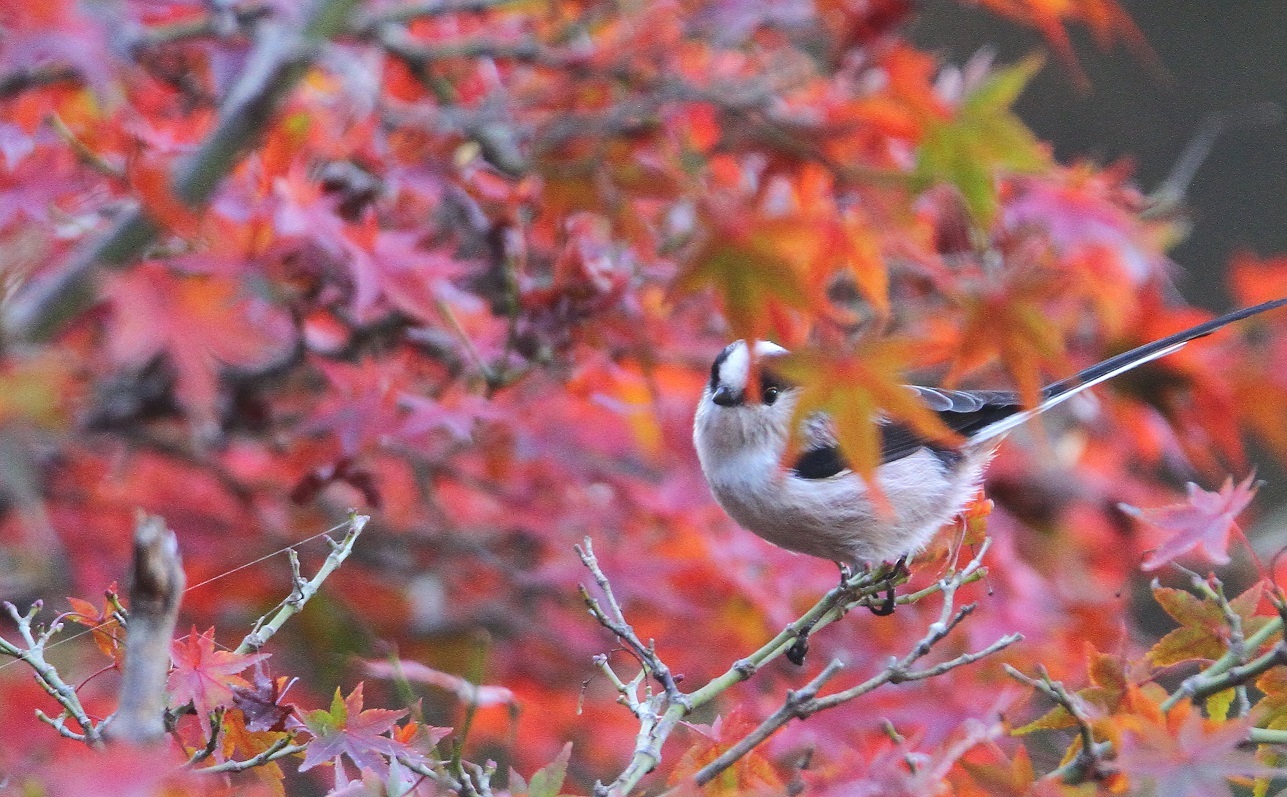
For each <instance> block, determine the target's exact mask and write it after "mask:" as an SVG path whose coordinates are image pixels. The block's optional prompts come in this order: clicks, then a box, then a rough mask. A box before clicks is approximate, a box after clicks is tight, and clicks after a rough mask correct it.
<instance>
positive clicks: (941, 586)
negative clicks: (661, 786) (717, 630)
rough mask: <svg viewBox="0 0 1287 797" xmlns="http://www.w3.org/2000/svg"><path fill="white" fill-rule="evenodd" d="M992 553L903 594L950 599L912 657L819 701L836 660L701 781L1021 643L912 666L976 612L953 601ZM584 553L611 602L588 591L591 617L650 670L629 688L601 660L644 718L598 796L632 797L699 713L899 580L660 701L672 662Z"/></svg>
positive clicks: (866, 576) (868, 585) (846, 597)
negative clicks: (657, 689)
mask: <svg viewBox="0 0 1287 797" xmlns="http://www.w3.org/2000/svg"><path fill="white" fill-rule="evenodd" d="M987 549H988V544H987V543H986V542H985V543H984V545H982V546H981V547H980V550H979V552H978V554H977V555H976V556H975V558H974V559H973V560H972V561H971V562H970V563H969V564H968V565H967V566H966V567H965V568H964V569H962V570H961V571H960V572H957V573H952V574H949V575H948V576H946V577H944V578H943V579H941V580H940V581H939V582H938V583H937V584H935V585H934V586H932V587H930V588H928V589H925V590H921V591H920V592H917V593H915V594H914V596H903V598H902V599H900V600H899V601H898V602H900V603H907V602H910V601H911V600H919V599H921V598H924V597H926V596H928V595H931V594H933V593H935V592H942V593H944V608H943V611H942V615H941V617H940V619H939V620H938V621H937V622H935V623H934V624H932V625H931V626H930V629H929V631H928V632H927V634H926V636H925V637H924V638H923V639H921V640H920V641H919V642H918V643H917V645H916V646H915V647H914V648H913V650H912V651H911V652H910V653H909V654H907V656H904V657H903V658H902V659H896V660H894V661H891V663H890V664H889V666H887V667H886V668H885V669H884V670H883V671H882V672H881V673H880V674H878V675H877V676H875V677H874V678H872V679H870V680H868V681H867V682H865V683H864V684H860V685H859V686H856V687H853V688H851V689H847V690H844V691H843V692H838V693H835V694H833V695H828V696H826V697H824V698H818V697H817V696H816V694H817V691H818V689H820V688H821V687H822V686H823V685H824V684H825V683H826V682H827V681H828V680H829V679H831V678H832V677H833V676H834V675H835V673H836V672H837V671H838V670H839V669H840V666H841V664H840V662H838V661H836V662H832V663H831V664H830V665H828V667H827V668H826V669H824V670H823V672H822V673H821V674H819V676H817V677H815V678H814V680H813V681H811V682H810V683H809V684H807V685H806V686H805V687H804V688H803V689H801V690H798V691H796V692H792V693H791V694H789V695H788V696H787V699H786V701H785V703H784V704H783V706H782V708H780V709H779V710H778V711H777V712H775V713H774V715H773V717H771V718H770V719H769V720H766V721H765V722H764V723H763V724H762V725H761V726H760V727H759V728H757V729H756V730H755V731H754V732H752V734H751V735H750V736H748V737H747V738H746V739H744V740H742V742H740V743H739V745H738V746H736V747H735V749H734V750H731V751H729V752H727V753H725V755H723V756H721V757H720V759H718V760H717V762H713V763H712V764H711V765H710V766H708V767H707V768H705V769H704V770H703V773H704V774H702V775H701V777H702V778H703V780H700V781H699V783H705V782H707V781H709V779H710V778H712V777H714V776H715V775H717V774H718V773H719V772H720V771H722V770H723V768H725V767H727V766H729V765H731V764H732V763H733V762H734V761H736V760H737V759H738V758H740V757H741V756H743V755H745V754H746V753H747V752H749V751H750V750H751V749H753V748H754V747H755V746H756V745H758V744H760V743H761V742H763V741H764V740H765V739H767V738H768V737H769V736H771V735H772V734H773V732H774V731H776V730H777V729H778V728H780V727H781V726H782V725H784V724H786V723H787V722H789V721H790V720H791V719H792V718H793V717H797V716H807V715H809V714H812V713H816V712H817V711H821V710H823V709H826V708H830V707H832V706H836V705H839V704H840V703H843V702H845V701H847V700H852V699H854V698H856V697H858V696H860V695H862V694H866V693H867V692H869V691H871V690H872V689H875V688H876V687H878V686H880V685H882V684H885V683H898V682H901V681H911V680H919V679H922V678H928V677H933V676H935V675H939V674H942V673H944V672H947V671H948V670H951V669H954V668H956V667H960V666H963V665H966V664H969V663H971V662H973V661H976V660H978V659H979V658H981V657H983V656H987V655H991V654H992V653H995V652H997V651H999V650H1001V649H1003V648H1005V647H1006V646H1008V645H1011V644H1013V643H1014V642H1016V641H1018V639H1019V638H1020V637H1019V635H1017V634H1012V635H1009V636H1006V637H1003V638H1001V639H999V640H997V641H996V642H994V643H993V644H992V645H989V646H988V647H987V648H985V649H984V650H981V651H978V652H975V653H967V654H964V655H961V656H958V657H956V658H954V659H952V660H950V661H946V662H942V663H941V664H938V665H935V666H933V667H929V668H926V669H923V670H913V669H912V665H913V664H914V663H915V662H916V661H918V660H919V659H920V658H922V657H924V656H925V655H926V654H927V653H928V652H929V651H930V650H931V649H932V648H933V646H934V644H935V643H937V642H938V641H939V640H941V639H942V638H943V637H945V636H946V635H947V634H948V633H950V632H951V630H952V629H953V628H954V627H955V626H956V625H957V624H958V623H959V622H961V620H963V619H964V618H965V617H966V616H967V615H968V614H969V610H970V608H972V607H967V608H965V609H962V610H960V611H954V610H953V598H954V596H955V593H956V590H957V589H958V588H959V587H961V586H962V585H964V584H967V583H970V582H972V581H975V580H977V579H979V578H982V576H983V575H984V570H983V568H982V558H983V556H984V554H985V553H986V552H987ZM577 550H578V553H579V554H580V555H581V559H582V561H583V562H584V563H585V565H586V567H587V568H589V569H590V572H591V573H592V574H593V575H594V578H595V581H596V583H597V584H598V585H599V588H600V591H601V592H602V593H603V595H604V599H605V601H606V602H607V606H606V608H605V607H604V606H602V605H600V604H599V603H598V601H596V600H595V599H594V598H592V597H591V596H590V595H589V593H588V592H585V589H584V587H583V588H582V590H583V594H584V597H585V599H586V603H587V605H588V606H589V607H590V613H591V614H592V615H593V616H594V617H595V619H597V620H598V621H599V623H600V624H601V625H603V626H604V627H605V628H608V629H609V630H611V631H612V632H613V633H614V634H616V635H617V636H618V637H619V638H620V639H621V640H622V641H623V642H624V643H625V644H626V647H627V648H628V649H629V650H630V652H631V653H632V654H633V655H634V656H635V657H636V658H637V659H638V660H639V661H640V663H641V666H642V670H641V672H640V673H639V675H638V676H636V677H635V678H634V679H633V680H631V681H628V682H627V681H624V680H622V679H621V678H620V677H618V676H617V675H616V673H615V672H613V671H612V668H611V666H609V664H608V660H607V657H606V656H598V657H596V658H595V664H596V666H598V668H599V669H600V670H601V671H603V672H604V674H605V675H606V676H607V677H608V679H609V680H610V681H611V682H612V684H613V685H614V686H615V687H616V689H617V692H618V693H619V695H620V697H619V698H618V701H619V702H621V703H622V704H623V705H625V706H627V707H628V708H630V710H631V711H632V712H634V714H635V716H636V717H638V719H639V732H638V734H637V735H636V739H635V750H634V754H633V755H632V756H631V758H630V761H629V762H628V763H627V765H626V767H625V768H624V769H623V770H622V772H621V774H620V775H618V776H617V777H616V778H615V779H614V780H613V781H612V782H611V783H608V784H606V785H605V784H603V783H597V784H595V789H594V792H595V795H596V797H619V796H623V795H626V794H629V793H630V792H631V791H632V790H633V789H634V788H635V786H636V785H637V784H638V783H639V781H640V780H641V779H642V778H643V777H644V776H645V775H646V774H648V773H649V772H650V771H652V770H653V769H654V768H655V767H656V766H657V765H658V764H659V763H660V762H661V749H662V745H663V744H664V742H665V741H666V739H667V738H668V737H669V735H670V733H671V732H672V731H673V730H674V729H675V727H676V726H677V725H678V724H679V722H680V721H681V720H682V719H683V718H684V717H685V716H687V715H688V714H689V713H691V712H692V711H693V710H694V709H696V708H699V707H701V706H703V705H705V704H707V703H709V702H710V701H711V700H713V699H715V697H717V696H718V695H720V694H721V693H723V692H724V691H726V690H727V689H729V688H730V687H732V686H733V685H735V684H737V683H739V682H741V681H744V680H746V679H748V678H750V677H751V676H753V675H754V674H755V673H756V672H757V671H758V670H759V669H760V668H761V667H762V666H763V665H764V664H765V663H767V662H769V661H771V660H772V659H774V658H777V657H778V656H781V655H783V654H784V653H786V651H787V650H788V649H789V648H791V647H792V645H794V644H796V642H797V640H799V639H800V638H802V637H803V636H805V635H807V634H810V633H813V632H815V631H817V630H818V629H820V628H822V627H824V626H826V625H828V624H830V623H832V622H834V621H835V620H837V619H839V618H840V617H843V616H844V614H845V613H846V612H847V611H849V610H851V609H853V608H854V607H855V606H858V605H862V604H864V603H865V602H867V601H868V600H870V599H871V598H872V597H874V596H875V595H877V594H879V593H881V592H883V591H884V590H886V589H887V588H888V585H889V578H890V575H891V574H890V573H889V572H887V571H886V570H885V569H876V570H867V571H863V572H859V573H857V574H855V575H852V576H850V577H849V578H847V579H846V580H845V581H843V582H842V583H841V584H840V585H838V586H837V587H835V588H833V589H832V590H831V591H829V592H828V593H827V594H826V595H825V596H823V598H822V599H821V600H819V601H818V602H817V603H816V604H815V605H814V606H813V607H812V608H811V609H809V611H807V612H805V613H804V614H803V615H802V616H801V617H800V618H798V619H797V620H796V621H794V622H792V623H790V624H788V625H787V627H786V628H784V629H783V630H782V631H781V632H779V633H778V634H777V635H776V636H774V638H773V639H771V640H769V642H767V643H766V644H765V645H763V646H762V647H761V648H760V649H759V650H757V651H755V652H754V653H752V654H751V655H749V656H747V657H745V658H743V659H740V660H738V661H737V662H735V663H734V664H733V665H732V666H731V667H730V668H729V669H728V671H726V672H725V673H724V674H723V675H721V676H719V677H717V678H715V679H714V680H712V681H711V682H709V683H707V684H706V685H705V686H703V687H702V688H700V689H698V690H696V691H694V692H691V693H688V694H683V693H678V688H677V687H675V688H674V689H673V690H671V689H669V688H667V689H666V690H664V691H663V692H661V693H659V694H655V695H654V694H647V693H645V694H643V695H641V694H640V688H641V686H642V685H643V683H644V681H645V674H649V675H655V673H657V672H659V671H660V672H665V673H669V670H668V669H663V668H664V667H665V664H664V663H663V662H661V661H660V660H659V659H658V657H657V654H656V651H655V650H654V649H653V647H652V646H651V645H647V646H645V645H644V644H643V642H642V641H641V640H639V639H638V637H637V636H635V635H634V631H633V629H632V628H631V627H630V625H629V624H628V623H627V622H626V620H625V618H624V616H623V615H622V612H621V607H620V605H619V604H618V603H617V601H616V598H615V596H614V595H613V593H612V588H611V585H610V584H609V583H608V579H607V576H606V575H604V573H603V571H602V569H601V568H600V567H599V565H598V561H597V560H596V559H595V558H594V554H593V551H592V550H591V549H590V546H589V540H587V541H586V543H585V545H584V546H583V547H578V549H577ZM897 579H905V575H903V576H896V580H897ZM658 680H660V681H661V683H662V684H663V686H666V685H667V681H666V680H665V679H664V678H659V679H658ZM676 693H678V694H676Z"/></svg>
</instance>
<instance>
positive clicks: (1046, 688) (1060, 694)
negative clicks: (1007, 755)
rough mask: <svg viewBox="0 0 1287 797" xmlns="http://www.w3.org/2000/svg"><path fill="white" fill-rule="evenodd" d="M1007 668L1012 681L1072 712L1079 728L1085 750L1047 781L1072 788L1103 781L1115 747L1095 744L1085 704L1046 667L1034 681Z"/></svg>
mask: <svg viewBox="0 0 1287 797" xmlns="http://www.w3.org/2000/svg"><path fill="white" fill-rule="evenodd" d="M1004 666H1005V671H1006V673H1007V674H1009V676H1010V677H1011V678H1013V679H1015V680H1016V681H1018V682H1020V683H1022V684H1026V685H1028V686H1031V687H1032V688H1033V689H1036V690H1037V691H1038V692H1041V693H1042V694H1043V695H1045V696H1046V697H1048V698H1050V699H1051V700H1053V701H1054V702H1055V704H1056V705H1058V706H1060V707H1061V708H1063V710H1064V711H1066V712H1068V716H1070V717H1072V719H1073V722H1074V723H1075V724H1076V725H1077V734H1078V737H1079V739H1080V740H1081V749H1079V750H1078V751H1077V757H1076V758H1074V759H1073V760H1072V761H1069V762H1068V763H1067V764H1065V765H1064V766H1062V767H1059V768H1058V769H1056V770H1054V771H1052V772H1051V773H1050V774H1048V775H1047V776H1046V777H1048V778H1058V779H1060V780H1062V781H1063V782H1065V783H1069V784H1077V783H1085V782H1087V781H1091V780H1100V779H1102V778H1103V777H1104V775H1105V772H1106V770H1105V767H1104V758H1105V757H1106V756H1107V755H1108V754H1109V753H1110V752H1111V750H1112V746H1111V745H1110V744H1109V743H1108V742H1097V741H1095V732H1094V729H1092V728H1091V726H1090V718H1089V717H1088V716H1087V715H1086V711H1085V709H1084V708H1083V706H1082V703H1081V700H1080V699H1079V698H1078V697H1077V696H1076V695H1073V694H1071V693H1069V691H1068V690H1067V689H1066V688H1065V687H1064V685H1063V684H1062V683H1061V682H1059V681H1054V680H1051V678H1050V674H1049V673H1047V672H1046V670H1045V668H1044V667H1043V668H1040V670H1039V677H1037V678H1031V677H1029V676H1027V675H1024V674H1023V673H1021V672H1019V671H1018V670H1016V669H1015V668H1014V667H1011V666H1010V665H1009V664H1006V665H1004Z"/></svg>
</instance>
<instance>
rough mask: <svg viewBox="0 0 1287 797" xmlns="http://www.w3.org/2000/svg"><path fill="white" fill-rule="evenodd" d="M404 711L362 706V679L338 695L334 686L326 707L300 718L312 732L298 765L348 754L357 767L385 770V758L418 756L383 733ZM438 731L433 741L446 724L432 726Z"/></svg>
mask: <svg viewBox="0 0 1287 797" xmlns="http://www.w3.org/2000/svg"><path fill="white" fill-rule="evenodd" d="M406 714H407V712H406V711H394V710H392V709H384V708H369V709H366V710H363V708H362V683H361V682H359V683H358V685H357V686H356V687H355V688H354V689H353V691H352V692H350V693H349V696H348V697H341V696H340V690H339V689H336V690H335V697H334V698H333V699H332V700H331V708H330V710H329V711H328V710H325V709H318V710H316V711H310V712H309V713H308V716H306V717H305V718H304V728H305V729H306V730H307V731H308V732H309V733H311V734H312V735H313V740H312V741H311V742H309V744H308V752H306V753H305V754H304V763H302V764H300V765H299V769H300V771H301V772H303V771H304V770H306V769H311V768H312V767H315V766H317V765H318V764H321V763H323V762H326V761H331V760H333V759H336V758H339V757H340V756H341V755H346V756H348V757H349V759H350V760H352V761H353V763H355V764H357V765H358V767H359V768H361V769H370V770H372V771H374V772H380V773H383V772H386V771H387V770H388V768H389V765H388V763H387V762H386V761H385V759H386V758H392V757H394V756H404V757H410V758H413V759H415V758H419V757H420V754H419V753H417V752H416V751H415V750H413V749H412V748H411V747H410V746H408V745H407V743H406V742H404V741H401V740H399V739H395V738H393V737H392V736H387V735H386V734H389V733H391V732H393V731H394V730H395V728H394V726H395V725H397V723H398V720H400V719H402V718H403V717H404V716H406ZM432 730H433V731H438V732H439V733H438V734H437V735H436V738H435V735H434V734H431V735H430V738H431V739H432V741H433V742H434V743H436V742H437V741H438V740H439V739H441V738H442V737H443V736H446V735H447V733H448V732H449V729H447V728H434V729H432Z"/></svg>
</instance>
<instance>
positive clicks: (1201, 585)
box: [1153, 562, 1251, 717]
mask: <svg viewBox="0 0 1287 797" xmlns="http://www.w3.org/2000/svg"><path fill="white" fill-rule="evenodd" d="M1171 566H1172V567H1174V568H1175V569H1176V570H1179V571H1180V572H1181V573H1184V574H1185V575H1187V576H1188V577H1189V582H1190V583H1191V584H1192V585H1193V588H1194V589H1196V590H1197V591H1199V592H1201V593H1202V594H1203V595H1204V596H1205V597H1206V598H1207V599H1208V600H1210V601H1212V602H1214V603H1215V604H1216V605H1217V606H1219V607H1220V613H1221V614H1222V615H1223V616H1224V621H1225V624H1226V625H1228V626H1229V651H1228V652H1229V653H1231V654H1232V655H1233V657H1234V663H1235V667H1238V666H1241V665H1244V664H1246V663H1247V640H1246V635H1245V634H1244V632H1243V628H1242V616H1241V615H1239V614H1238V612H1237V610H1236V609H1234V608H1233V604H1231V603H1230V602H1229V598H1228V597H1227V596H1226V595H1225V594H1224V582H1222V581H1221V580H1220V579H1219V578H1217V577H1216V576H1215V574H1214V573H1213V574H1211V575H1210V576H1209V577H1204V576H1202V575H1201V574H1199V573H1196V572H1194V571H1192V570H1190V569H1188V568H1187V567H1183V566H1181V565H1179V564H1176V563H1175V562H1172V563H1171ZM1153 584H1154V587H1156V586H1157V579H1154V580H1153ZM1217 691H1219V690H1217ZM1210 694H1215V692H1211V693H1210ZM1234 694H1235V697H1236V698H1237V700H1236V702H1235V703H1234V704H1233V705H1232V706H1231V707H1230V716H1233V717H1241V716H1243V715H1245V714H1246V713H1247V712H1248V711H1250V710H1251V701H1250V700H1249V699H1248V698H1247V685H1246V683H1245V682H1244V683H1240V684H1238V685H1236V686H1235V687H1234Z"/></svg>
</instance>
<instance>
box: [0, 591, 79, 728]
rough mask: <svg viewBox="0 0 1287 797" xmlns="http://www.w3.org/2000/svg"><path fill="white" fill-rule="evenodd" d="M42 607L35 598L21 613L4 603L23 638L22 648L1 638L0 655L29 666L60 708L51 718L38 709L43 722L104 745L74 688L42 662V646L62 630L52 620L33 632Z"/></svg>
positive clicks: (37, 711) (37, 712)
mask: <svg viewBox="0 0 1287 797" xmlns="http://www.w3.org/2000/svg"><path fill="white" fill-rule="evenodd" d="M43 606H44V601H36V602H35V603H33V604H31V608H29V609H28V610H27V612H26V613H25V614H24V613H20V612H19V611H18V607H16V606H14V605H13V604H12V603H9V602H8V601H5V602H4V608H5V611H7V612H8V613H9V616H10V617H12V618H13V621H14V623H15V624H17V626H18V634H19V635H20V636H21V637H22V641H23V644H24V645H25V647H19V646H18V645H15V644H13V643H12V642H9V641H8V640H7V639H5V638H4V637H0V654H3V655H6V656H12V657H13V658H15V659H18V660H19V661H21V662H23V663H25V664H26V665H27V666H28V667H30V668H31V669H32V670H33V671H34V672H35V676H36V683H38V684H40V687H41V688H42V689H44V690H45V691H46V692H48V693H49V696H50V697H52V698H53V699H54V700H57V701H58V703H59V705H61V706H62V707H63V713H62V715H61V716H59V717H56V718H51V717H49V716H48V715H46V714H45V713H44V712H43V711H40V710H39V709H37V710H36V716H37V717H38V718H39V719H40V720H41V721H42V722H46V723H48V724H49V725H51V726H53V728H54V729H55V730H57V731H58V733H59V735H61V736H65V737H67V738H68V739H75V740H77V741H81V742H85V743H86V744H88V745H90V746H91V747H101V746H102V744H103V729H102V725H101V724H98V725H96V724H94V722H93V721H92V720H90V718H89V714H88V713H86V711H85V707H84V706H82V705H81V702H80V697H79V696H78V695H77V694H76V690H75V689H73V688H72V687H71V685H69V684H68V683H67V682H66V681H64V680H63V679H62V676H60V675H59V674H58V670H57V669H56V668H55V667H54V666H53V665H52V664H50V663H49V662H48V661H45V646H46V645H48V644H49V640H50V639H51V638H52V637H53V636H54V634H57V633H58V632H59V631H61V630H62V628H63V624H62V623H61V622H59V621H55V622H54V623H52V624H51V625H50V626H49V627H48V628H46V629H45V630H44V631H41V632H39V633H37V632H35V631H34V630H33V629H32V627H31V623H32V621H33V620H34V619H35V618H36V615H37V614H39V612H40V610H41V608H43ZM68 719H73V720H75V721H76V724H77V725H79V726H80V728H81V730H80V731H79V732H77V731H73V730H72V729H70V728H68V727H67V726H66V724H65V723H66V721H67V720H68Z"/></svg>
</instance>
